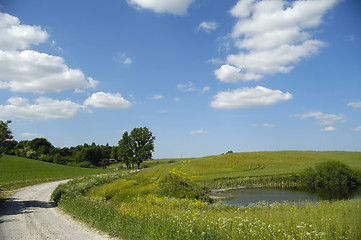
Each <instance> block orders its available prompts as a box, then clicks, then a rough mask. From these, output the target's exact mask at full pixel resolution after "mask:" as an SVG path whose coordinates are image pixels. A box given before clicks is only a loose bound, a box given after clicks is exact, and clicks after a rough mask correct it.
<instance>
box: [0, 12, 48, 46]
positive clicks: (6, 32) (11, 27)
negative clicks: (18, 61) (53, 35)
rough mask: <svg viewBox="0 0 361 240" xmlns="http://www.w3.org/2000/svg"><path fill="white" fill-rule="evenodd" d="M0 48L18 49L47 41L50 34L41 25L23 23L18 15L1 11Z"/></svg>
mask: <svg viewBox="0 0 361 240" xmlns="http://www.w3.org/2000/svg"><path fill="white" fill-rule="evenodd" d="M0 36H1V38H0V49H3V50H17V49H25V48H28V47H30V45H32V44H39V43H42V42H45V41H46V40H47V39H48V37H49V35H48V33H47V32H46V31H44V30H42V29H41V27H39V26H28V25H21V24H20V20H19V19H18V18H17V17H14V16H11V15H9V14H7V13H1V12H0Z"/></svg>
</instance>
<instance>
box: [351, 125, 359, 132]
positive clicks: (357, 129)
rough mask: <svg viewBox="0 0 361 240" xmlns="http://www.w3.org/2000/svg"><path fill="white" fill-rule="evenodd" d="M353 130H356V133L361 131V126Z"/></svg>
mask: <svg viewBox="0 0 361 240" xmlns="http://www.w3.org/2000/svg"><path fill="white" fill-rule="evenodd" d="M352 130H354V131H357V132H358V131H361V126H358V127H355V128H353V129H352Z"/></svg>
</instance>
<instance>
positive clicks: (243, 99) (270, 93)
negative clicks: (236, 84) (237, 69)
mask: <svg viewBox="0 0 361 240" xmlns="http://www.w3.org/2000/svg"><path fill="white" fill-rule="evenodd" d="M292 98H293V96H292V94H290V93H288V92H287V93H283V92H281V91H280V90H272V89H268V88H265V87H261V86H257V87H255V88H247V87H245V88H239V89H236V90H233V91H225V92H219V93H218V94H217V95H216V96H214V100H213V101H212V102H211V106H212V107H214V108H219V109H234V108H247V107H261V106H269V105H273V104H276V103H277V102H279V101H287V100H290V99H292Z"/></svg>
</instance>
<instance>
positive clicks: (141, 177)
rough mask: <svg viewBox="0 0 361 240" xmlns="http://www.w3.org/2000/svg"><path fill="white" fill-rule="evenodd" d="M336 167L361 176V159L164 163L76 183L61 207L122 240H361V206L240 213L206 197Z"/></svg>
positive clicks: (64, 193)
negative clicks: (214, 192) (334, 164)
mask: <svg viewBox="0 0 361 240" xmlns="http://www.w3.org/2000/svg"><path fill="white" fill-rule="evenodd" d="M330 160H336V161H340V162H343V163H345V164H347V165H349V166H350V167H352V168H354V169H356V170H358V171H360V170H361V153H360V152H311V151H307V152H306V151H305V152H302V151H282V152H254V153H232V154H222V155H218V156H209V157H203V158H193V159H171V160H170V159H164V160H160V159H158V160H151V161H148V162H146V163H144V165H146V164H147V165H148V166H149V167H148V168H145V169H143V170H142V171H140V172H138V173H135V174H133V175H129V176H128V177H123V178H121V179H118V180H115V181H113V180H110V181H109V183H107V184H104V185H99V184H96V185H94V187H93V188H91V187H90V185H91V184H92V183H97V182H99V180H96V179H94V178H89V179H80V180H78V181H75V182H69V183H68V184H66V185H63V186H61V187H60V188H59V189H58V190H57V191H56V192H57V194H56V199H58V203H59V206H60V207H61V208H63V209H64V210H65V211H67V212H69V213H71V214H73V215H74V217H76V218H78V219H80V220H82V221H84V222H86V223H88V224H90V225H92V226H93V227H96V228H99V229H101V230H103V231H105V232H108V233H110V234H111V235H113V236H117V237H120V238H122V239H192V240H193V239H361V229H360V228H359V226H360V224H361V218H360V215H361V206H360V205H361V201H359V200H358V201H357V200H354V201H335V202H322V201H321V202H319V203H317V204H311V203H304V204H292V203H280V204H271V205H270V204H267V203H258V204H254V205H252V206H248V207H233V206H225V205H221V204H218V203H211V201H208V200H209V198H207V197H206V196H204V195H202V194H206V191H204V190H203V189H202V187H207V188H208V190H209V188H214V187H228V186H234V185H237V184H245V183H246V184H247V183H248V182H247V181H244V179H255V180H256V181H253V183H254V182H257V184H261V185H262V184H264V183H265V184H278V181H279V179H281V180H282V181H284V180H286V179H293V177H294V176H298V175H299V174H301V173H302V172H304V171H305V169H307V168H309V167H314V166H315V165H317V164H319V163H322V162H325V161H330ZM144 165H143V166H144ZM169 175H171V176H173V177H172V178H169ZM264 179H266V181H263V180H264ZM102 181H103V182H106V181H105V180H102ZM83 186H87V191H84V190H83Z"/></svg>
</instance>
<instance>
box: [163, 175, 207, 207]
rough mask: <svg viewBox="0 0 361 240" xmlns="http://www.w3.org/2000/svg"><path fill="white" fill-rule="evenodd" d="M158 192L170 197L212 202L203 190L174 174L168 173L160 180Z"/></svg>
mask: <svg viewBox="0 0 361 240" xmlns="http://www.w3.org/2000/svg"><path fill="white" fill-rule="evenodd" d="M158 194H159V195H160V196H164V197H170V198H173V197H174V198H188V199H197V200H201V201H204V202H213V200H212V199H211V198H210V197H209V196H208V195H207V194H206V191H205V190H203V189H202V188H200V187H198V186H195V185H194V184H191V183H190V182H188V181H187V180H186V179H184V178H182V177H180V176H178V175H175V174H169V175H167V176H166V177H164V178H163V179H162V180H161V181H160V187H159V189H158Z"/></svg>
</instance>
